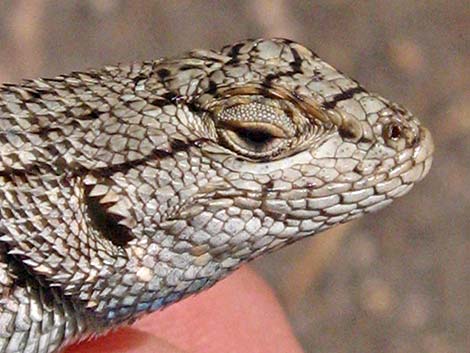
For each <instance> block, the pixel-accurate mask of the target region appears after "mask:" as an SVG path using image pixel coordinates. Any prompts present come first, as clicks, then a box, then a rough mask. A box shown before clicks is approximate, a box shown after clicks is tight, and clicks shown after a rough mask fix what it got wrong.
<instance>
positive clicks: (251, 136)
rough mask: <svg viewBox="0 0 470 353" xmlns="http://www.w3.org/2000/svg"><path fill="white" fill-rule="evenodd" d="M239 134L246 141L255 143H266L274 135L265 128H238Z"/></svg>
mask: <svg viewBox="0 0 470 353" xmlns="http://www.w3.org/2000/svg"><path fill="white" fill-rule="evenodd" d="M236 133H237V135H238V136H240V138H242V139H243V140H244V141H245V142H247V143H250V144H253V145H265V144H267V143H269V142H270V141H271V140H272V139H273V136H272V135H271V134H270V133H268V132H266V131H263V130H255V129H243V128H242V129H237V131H236Z"/></svg>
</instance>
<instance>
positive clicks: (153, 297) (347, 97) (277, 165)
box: [0, 39, 433, 352]
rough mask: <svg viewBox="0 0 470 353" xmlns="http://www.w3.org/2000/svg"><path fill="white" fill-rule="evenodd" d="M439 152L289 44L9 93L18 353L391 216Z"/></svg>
mask: <svg viewBox="0 0 470 353" xmlns="http://www.w3.org/2000/svg"><path fill="white" fill-rule="evenodd" d="M432 152H433V144H432V139H431V136H430V133H429V132H428V130H426V129H425V128H423V127H422V126H421V125H420V123H419V122H418V120H417V119H416V118H415V117H414V116H412V115H411V114H410V113H409V112H408V111H407V110H406V109H404V108H402V107H400V106H398V105H397V104H394V103H391V102H389V101H387V100H386V99H384V98H382V97H379V96H377V95H375V94H371V93H369V92H367V91H366V90H365V89H364V88H362V87H361V86H360V85H359V84H358V83H357V82H355V81H354V80H351V79H349V78H347V77H345V76H344V75H343V74H342V73H340V72H338V71H337V70H335V69H334V68H332V67H331V66H330V65H328V64H327V63H325V62H324V61H322V60H321V59H319V58H318V57H317V56H316V55H315V54H314V53H312V52H311V51H310V50H308V49H306V48H305V47H303V46H301V45H299V44H297V43H294V42H291V41H288V40H282V39H272V40H264V39H259V40H247V41H244V42H240V43H236V44H234V45H230V46H226V47H224V48H222V50H221V51H220V52H219V51H206V50H196V51H192V52H190V53H188V54H186V55H183V56H181V57H178V58H172V59H162V60H156V61H153V62H145V63H142V64H133V65H119V66H112V67H105V68H103V69H101V70H92V71H87V72H76V73H72V74H70V75H64V76H59V77H56V78H54V79H38V80H32V81H25V82H23V83H21V84H19V85H3V86H2V87H1V88H0V186H1V188H0V283H1V289H0V290H1V297H0V352H56V351H58V350H60V348H61V347H64V345H66V344H67V343H68V342H71V341H73V340H75V339H78V338H80V337H84V336H86V335H89V334H94V333H100V332H103V331H105V330H106V329H109V328H110V327H113V326H116V325H119V324H122V323H127V322H131V321H133V320H134V319H135V318H137V317H139V316H140V315H142V314H144V313H147V312H151V311H154V310H157V309H159V308H161V307H163V306H165V305H168V304H170V303H172V302H175V301H177V300H180V299H182V298H184V297H186V296H188V295H189V294H192V293H195V292H198V291H200V290H202V289H203V288H207V287H209V286H210V285H212V284H214V283H215V282H216V281H218V280H219V279H221V278H222V277H224V276H225V275H226V274H228V273H229V272H230V271H232V270H234V269H236V268H237V267H238V266H239V265H240V264H242V263H243V262H246V261H249V260H251V259H253V258H255V257H257V256H259V255H262V254H264V253H267V252H269V251H272V250H274V249H277V248H280V247H282V246H284V245H286V244H289V243H292V242H294V241H296V240H298V239H302V238H304V237H306V236H310V235H313V234H316V233H318V232H320V231H323V230H325V229H328V228H330V227H333V226H335V225H336V224H339V223H344V222H347V221H349V220H351V219H355V218H357V217H359V216H361V215H362V214H364V213H367V212H372V211H376V210H378V209H381V208H382V207H384V206H386V205H388V204H390V202H392V200H393V199H394V198H396V197H399V196H401V195H403V194H405V193H407V192H408V191H409V190H410V189H411V187H412V186H413V185H414V183H415V182H417V181H419V180H421V179H422V178H423V177H424V176H425V175H426V174H427V172H428V170H429V168H430V166H431V159H432V157H431V156H432Z"/></svg>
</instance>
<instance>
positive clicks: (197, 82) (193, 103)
mask: <svg viewBox="0 0 470 353" xmlns="http://www.w3.org/2000/svg"><path fill="white" fill-rule="evenodd" d="M177 63H178V64H177V65H176V67H175V62H171V61H170V62H163V63H162V64H161V65H159V66H158V67H157V70H156V71H157V72H158V73H159V76H160V78H159V79H160V80H161V79H162V77H163V78H164V79H163V81H164V84H165V89H166V90H168V91H171V92H172V94H171V95H170V96H171V97H172V98H173V101H174V102H176V103H181V102H183V103H184V104H181V114H176V115H177V116H178V117H179V118H178V122H177V123H175V124H177V125H178V126H180V127H179V128H176V129H175V134H174V136H173V138H175V139H183V140H184V143H180V144H179V145H180V146H181V145H183V146H185V147H187V149H186V150H185V151H182V149H180V152H178V153H180V154H181V156H180V157H177V156H176V157H174V158H175V160H176V163H172V168H179V169H181V170H184V176H183V177H182V179H181V180H184V179H185V178H186V179H187V181H188V184H187V186H185V187H184V188H183V189H184V190H185V191H184V194H185V196H184V197H183V196H181V197H180V198H179V199H180V200H181V199H183V198H185V202H184V203H183V204H182V206H177V207H174V208H173V209H171V212H170V211H169V212H167V217H166V218H165V217H164V218H162V219H161V222H160V224H159V227H160V229H163V230H164V231H165V235H166V236H168V235H170V236H172V237H173V241H172V251H174V249H175V248H179V249H181V250H180V251H181V252H182V253H184V254H185V256H186V255H188V254H190V256H191V260H190V262H191V263H192V265H191V266H193V265H194V266H195V269H194V271H193V272H192V273H191V275H192V276H194V277H195V278H203V279H205V280H206V279H207V277H209V276H208V275H207V274H209V273H210V274H211V282H212V281H213V279H214V278H217V277H218V276H213V274H214V273H218V274H220V275H223V274H225V273H226V272H228V271H229V270H230V269H233V268H235V267H237V266H238V265H239V264H241V263H242V262H244V261H246V260H250V259H252V258H254V257H256V256H258V255H260V254H263V253H264V252H267V251H270V250H273V249H275V248H278V247H282V246H284V245H285V244H288V243H291V242H293V241H295V240H297V239H300V238H304V237H306V236H310V235H313V234H316V233H318V232H320V231H322V230H325V229H328V228H330V227H332V226H334V225H336V224H338V223H343V222H347V221H349V220H351V219H354V218H357V217H359V216H361V215H363V214H365V213H368V212H372V211H376V210H379V209H380V208H382V207H384V206H386V205H388V204H390V203H391V202H392V200H393V199H395V198H396V197H399V196H401V195H404V194H405V193H407V192H408V191H409V190H410V189H411V187H412V186H413V185H414V183H415V182H417V181H419V180H421V179H422V178H423V177H424V176H425V175H426V174H427V173H428V170H429V168H430V166H431V160H432V153H433V142H432V139H431V135H430V133H429V131H428V130H427V129H426V128H424V127H422V126H421V124H420V122H419V121H418V120H417V119H416V118H415V117H414V116H413V115H412V114H411V113H410V112H408V111H407V110H405V109H404V108H402V107H401V106H399V105H397V104H394V103H391V102H389V101H388V100H386V99H384V98H382V97H380V96H378V95H375V94H371V93H369V92H367V91H366V90H365V89H364V88H362V87H361V86H360V85H359V84H358V83H357V82H356V81H354V80H352V79H349V78H348V77H346V76H344V75H343V74H342V73H340V72H339V71H337V70H335V69H334V68H333V67H331V66H330V65H328V64H327V63H325V62H324V61H322V60H321V59H319V58H318V57H317V56H316V55H315V54H314V53H313V52H312V51H310V50H309V49H307V48H305V47H303V46H301V45H299V44H297V43H294V42H291V41H287V40H282V39H274V40H254V41H253V40H247V41H244V42H240V43H237V44H234V45H231V46H227V47H225V48H223V49H222V51H221V52H214V51H195V52H192V53H190V55H189V58H187V59H185V60H183V61H182V60H180V59H179V60H178V62H177ZM182 68H183V69H184V70H182ZM188 92H190V93H188ZM165 94H166V97H167V98H168V96H169V95H168V93H165ZM182 131H184V132H183V133H182ZM178 136H180V137H178ZM188 136H191V137H190V138H189V139H188ZM178 159H179V160H180V162H178ZM181 163H183V164H185V166H184V167H182V166H178V164H181ZM181 184H184V182H181Z"/></svg>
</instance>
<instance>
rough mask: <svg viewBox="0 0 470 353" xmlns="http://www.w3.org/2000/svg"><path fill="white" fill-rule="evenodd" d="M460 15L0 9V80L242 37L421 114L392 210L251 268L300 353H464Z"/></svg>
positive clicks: (360, 9) (78, 4)
mask: <svg viewBox="0 0 470 353" xmlns="http://www.w3.org/2000/svg"><path fill="white" fill-rule="evenodd" d="M469 18H470V5H469V3H468V1H465V0H454V1H445V0H430V1H424V0H423V1H418V0H416V1H411V0H394V1H387V0H378V1H354V0H323V1H294V0H292V1H280V0H277V1H267V0H266V1H193V2H192V1H181V0H179V1H172V2H170V1H150V0H148V1H145V0H134V1H123V0H115V1H112V0H80V1H79V0H76V1H47V0H15V1H7V0H2V1H1V2H0V81H1V82H6V81H10V82H16V81H18V80H20V79H21V78H34V77H37V76H51V75H56V74H60V73H66V72H68V71H72V70H77V69H86V68H88V67H99V66H101V65H104V64H114V63H117V62H129V61H142V60H144V59H152V58H157V57H161V56H168V55H175V54H178V53H180V52H182V51H185V50H188V49H193V48H196V47H202V48H219V47H221V46H222V45H224V44H226V43H230V42H232V41H236V40H239V39H243V38H247V37H260V36H264V37H270V36H280V37H288V38H291V39H295V40H297V41H299V42H301V43H303V44H305V45H307V46H308V47H310V48H312V49H314V50H315V51H316V52H317V53H318V54H319V55H320V56H321V57H323V58H324V59H325V60H327V61H328V62H329V63H331V64H332V65H334V66H335V67H337V68H339V69H341V70H342V71H344V72H346V73H348V74H349V75H351V76H352V77H354V78H356V79H357V80H359V81H360V82H361V83H362V84H363V85H365V86H366V87H367V88H369V89H370V90H371V91H376V92H380V93H381V94H382V95H384V96H386V97H388V98H390V99H392V100H395V101H398V102H401V103H403V104H404V105H405V106H407V107H408V108H410V109H411V110H412V111H414V112H415V113H416V114H417V115H418V116H420V117H421V119H422V121H423V122H424V124H425V125H427V126H428V127H429V128H430V129H431V131H432V132H433V134H434V138H435V142H436V156H435V162H434V166H433V168H432V169H431V173H430V175H429V176H428V177H427V178H426V179H425V180H424V181H423V182H422V183H420V184H419V185H418V186H417V187H416V188H415V189H414V190H413V191H412V192H411V194H410V195H408V196H407V197H405V198H403V199H400V200H398V201H396V202H395V203H394V204H393V205H392V206H391V207H388V208H386V209H385V210H383V211H381V212H379V213H378V214H374V215H369V216H367V217H365V218H363V219H361V220H359V221H356V222H353V223H352V224H350V225H346V226H342V227H340V228H338V229H337V230H333V231H331V232H329V233H325V234H322V235H319V236H317V237H316V238H312V239H308V240H305V241H303V242H300V243H298V244H294V245H293V246H290V247H288V248H286V249H284V250H282V251H280V252H278V253H275V254H272V255H270V256H268V257H266V258H264V259H262V260H259V261H257V262H255V264H254V266H255V267H256V268H258V269H259V271H260V272H261V273H262V274H263V275H264V276H265V277H266V278H267V279H268V281H269V282H270V283H271V284H272V286H273V287H274V288H275V290H276V292H277V294H278V297H279V298H280V301H281V302H282V304H283V305H284V307H285V309H286V312H287V314H288V316H289V318H290V320H291V323H292V326H293V328H294V331H295V333H296V335H297V337H298V338H299V340H300V342H301V343H302V344H303V346H304V348H305V350H306V352H384V353H392V352H427V353H447V352H459V353H460V352H468V351H469V347H470V340H469V334H470V299H469V298H470V264H469V253H470V238H469V236H468V232H469V229H470V220H469V214H470V212H469V211H470V183H469V182H470V173H469V171H470V168H469V163H470V90H469V87H470V85H469V77H470V69H469V68H470V65H469V59H470V55H469V54H470V44H469V43H470V41H469V32H470V30H469Z"/></svg>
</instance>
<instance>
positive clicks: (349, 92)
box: [323, 86, 366, 109]
mask: <svg viewBox="0 0 470 353" xmlns="http://www.w3.org/2000/svg"><path fill="white" fill-rule="evenodd" d="M361 92H366V91H365V90H364V88H362V87H361V86H357V87H353V88H350V89H348V90H346V91H344V92H341V93H338V94H336V95H334V96H333V98H332V99H331V100H330V101H329V102H325V103H323V108H325V109H333V108H335V107H336V105H337V104H338V103H339V102H341V101H344V100H346V99H351V98H352V97H354V95H355V94H357V93H361Z"/></svg>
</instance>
